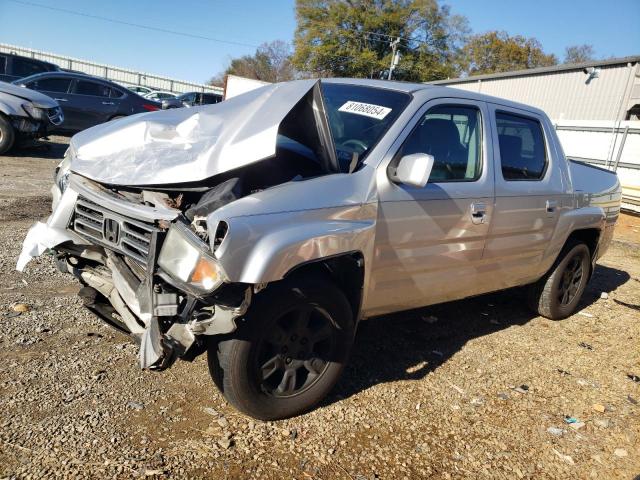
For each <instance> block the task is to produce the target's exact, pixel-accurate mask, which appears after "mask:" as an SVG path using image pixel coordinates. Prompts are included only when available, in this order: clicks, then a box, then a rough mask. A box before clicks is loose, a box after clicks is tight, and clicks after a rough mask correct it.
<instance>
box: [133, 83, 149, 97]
mask: <svg viewBox="0 0 640 480" xmlns="http://www.w3.org/2000/svg"><path fill="white" fill-rule="evenodd" d="M127 88H128V89H129V90H131V91H132V92H135V93H137V94H138V95H140V96H144V95H147V94H149V93H152V92H153V91H154V90H153V89H152V88H149V87H143V86H142V85H130V86H128V87H127Z"/></svg>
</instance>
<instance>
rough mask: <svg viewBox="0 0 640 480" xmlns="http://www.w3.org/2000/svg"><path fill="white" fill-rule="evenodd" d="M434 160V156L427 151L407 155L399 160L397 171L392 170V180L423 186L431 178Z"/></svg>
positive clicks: (413, 185)
mask: <svg viewBox="0 0 640 480" xmlns="http://www.w3.org/2000/svg"><path fill="white" fill-rule="evenodd" d="M433 162H434V158H433V156H432V155H429V154H427V153H412V154H411V155H405V156H404V157H402V158H401V159H400V161H399V162H398V166H397V167H396V169H395V172H393V171H392V172H390V173H391V175H390V177H391V180H392V181H394V182H396V183H403V184H405V185H411V186H412V187H420V188H422V187H424V186H425V185H426V184H427V181H428V180H429V175H431V169H432V168H433Z"/></svg>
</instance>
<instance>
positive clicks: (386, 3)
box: [292, 0, 469, 81]
mask: <svg viewBox="0 0 640 480" xmlns="http://www.w3.org/2000/svg"><path fill="white" fill-rule="evenodd" d="M296 20H297V28H296V32H295V39H294V47H295V51H294V55H293V60H292V61H293V64H294V65H295V67H296V68H297V69H298V70H300V71H303V72H306V73H307V74H309V75H314V76H338V77H369V78H378V77H380V76H381V75H383V74H384V72H386V71H388V68H389V65H390V63H391V58H392V49H391V42H392V41H393V40H394V39H396V38H400V41H399V44H398V47H397V48H398V51H399V52H400V61H399V64H398V66H397V67H396V69H395V70H394V75H393V78H394V79H402V80H413V81H428V80H436V79H441V78H447V77H451V76H455V75H457V74H458V73H459V53H460V50H461V46H462V43H463V41H464V39H465V37H466V35H467V34H468V32H469V29H468V27H467V21H466V18H464V17H461V16H459V15H453V14H452V13H451V11H450V9H449V7H447V6H444V5H440V4H439V3H438V1H437V0H296Z"/></svg>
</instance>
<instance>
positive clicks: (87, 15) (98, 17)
mask: <svg viewBox="0 0 640 480" xmlns="http://www.w3.org/2000/svg"><path fill="white" fill-rule="evenodd" d="M7 1H9V2H13V3H17V4H19V5H26V6H29V7H37V8H43V9H46V10H52V11H54V12H62V13H67V14H70V15H75V16H77V17H85V18H93V19H96V20H103V21H105V22H111V23H117V24H120V25H127V26H129V27H136V28H142V29H145V30H152V31H154V32H161V33H169V34H171V35H179V36H182V37H188V38H195V39H198V40H207V41H209V42H217V43H226V44H228V45H236V46H240V47H251V48H258V47H259V45H253V44H250V43H244V42H234V41H232V40H222V39H220V38H213V37H206V36H204V35H197V34H194V33H188V32H179V31H177V30H169V29H167V28H161V27H154V26H151V25H143V24H140V23H133V22H127V21H125V20H118V19H116V18H109V17H103V16H101V15H93V14H90V13H82V12H75V11H73V10H67V9H66V8H59V7H52V6H50V5H42V4H40V3H35V2H27V1H23V0H7Z"/></svg>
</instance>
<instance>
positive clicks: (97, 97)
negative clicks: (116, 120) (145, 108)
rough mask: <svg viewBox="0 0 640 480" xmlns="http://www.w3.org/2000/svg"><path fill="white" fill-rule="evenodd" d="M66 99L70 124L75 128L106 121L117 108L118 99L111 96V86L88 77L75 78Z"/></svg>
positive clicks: (79, 128)
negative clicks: (70, 117)
mask: <svg viewBox="0 0 640 480" xmlns="http://www.w3.org/2000/svg"><path fill="white" fill-rule="evenodd" d="M68 100H69V101H68V102H67V109H68V110H69V113H70V115H71V116H72V122H70V124H72V125H73V128H74V129H77V130H82V129H85V128H89V127H93V126H94V125H97V124H99V123H103V122H106V121H108V120H109V119H111V117H113V116H114V115H115V114H116V111H117V108H118V99H114V98H111V87H110V86H109V85H106V84H104V83H102V82H96V81H93V80H89V79H86V80H85V79H76V80H75V81H74V83H73V85H72V90H71V93H70V94H69V95H68Z"/></svg>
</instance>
